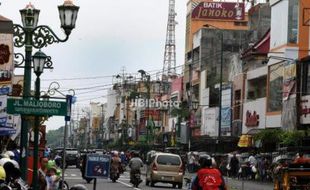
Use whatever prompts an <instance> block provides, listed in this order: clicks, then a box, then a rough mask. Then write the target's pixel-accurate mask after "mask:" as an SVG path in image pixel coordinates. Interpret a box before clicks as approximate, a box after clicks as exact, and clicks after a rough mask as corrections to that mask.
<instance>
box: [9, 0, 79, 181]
mask: <svg viewBox="0 0 310 190" xmlns="http://www.w3.org/2000/svg"><path fill="white" fill-rule="evenodd" d="M58 10H59V17H60V22H61V28H62V29H63V30H64V32H65V34H66V37H65V38H64V39H60V38H59V37H58V36H57V35H56V34H55V33H54V32H53V30H52V29H51V28H50V27H48V26H46V25H41V26H38V21H39V13H40V10H38V9H35V8H34V6H33V5H32V4H28V5H27V6H26V8H24V9H22V10H20V14H21V18H22V24H23V26H21V25H19V24H14V46H15V47H23V46H25V60H24V61H25V65H24V66H21V67H23V68H24V84H23V88H24V89H23V98H29V97H30V96H31V94H30V91H31V68H32V67H31V60H32V48H33V47H34V48H37V49H40V48H42V47H44V46H47V45H49V44H53V43H59V42H65V41H67V40H68V38H69V35H70V33H71V31H72V29H73V28H75V22H76V18H77V13H78V10H79V7H78V6H75V5H73V3H72V2H71V1H70V0H65V2H64V4H63V5H60V6H58ZM29 127H30V124H29V122H27V121H26V118H25V116H22V127H21V138H20V139H21V140H20V146H21V147H20V148H21V151H20V155H21V159H20V167H21V169H22V178H23V179H25V180H26V178H27V155H28V153H27V149H28V146H27V145H28V142H27V141H28V129H29Z"/></svg>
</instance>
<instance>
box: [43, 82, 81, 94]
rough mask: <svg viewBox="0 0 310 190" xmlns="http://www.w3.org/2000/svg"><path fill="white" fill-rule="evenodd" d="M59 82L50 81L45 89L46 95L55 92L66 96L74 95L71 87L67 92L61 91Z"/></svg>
mask: <svg viewBox="0 0 310 190" xmlns="http://www.w3.org/2000/svg"><path fill="white" fill-rule="evenodd" d="M59 89H60V84H59V83H58V82H56V81H54V82H52V83H51V84H50V85H49V87H48V90H47V93H46V94H47V95H51V96H53V95H55V94H56V93H58V94H61V95H62V96H66V95H71V96H75V91H74V90H73V89H69V90H68V94H64V93H63V92H61V91H60V90H59Z"/></svg>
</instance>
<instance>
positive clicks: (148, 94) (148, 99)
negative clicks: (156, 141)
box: [138, 69, 151, 144]
mask: <svg viewBox="0 0 310 190" xmlns="http://www.w3.org/2000/svg"><path fill="white" fill-rule="evenodd" d="M138 73H140V74H141V78H142V79H143V78H146V83H144V84H146V88H147V100H146V103H147V106H146V107H147V111H148V118H147V127H146V143H147V144H149V127H151V126H150V119H151V118H150V104H149V101H150V98H151V91H150V90H151V89H150V80H151V75H150V74H148V73H147V72H146V71H144V70H143V69H140V70H138Z"/></svg>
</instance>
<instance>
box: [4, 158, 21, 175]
mask: <svg viewBox="0 0 310 190" xmlns="http://www.w3.org/2000/svg"><path fill="white" fill-rule="evenodd" d="M3 168H4V170H5V174H6V178H7V179H12V178H13V179H17V178H19V177H20V176H21V171H20V169H19V168H18V167H17V166H16V164H14V163H13V162H10V161H8V162H6V163H5V164H4V165H3Z"/></svg>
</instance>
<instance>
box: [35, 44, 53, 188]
mask: <svg viewBox="0 0 310 190" xmlns="http://www.w3.org/2000/svg"><path fill="white" fill-rule="evenodd" d="M32 58H33V71H34V73H35V74H36V76H37V78H36V81H35V98H36V100H40V75H41V74H42V73H43V70H44V68H48V69H52V68H53V67H52V65H53V63H52V62H51V59H50V57H48V56H46V55H45V53H43V52H42V51H41V50H39V51H38V52H36V53H35V54H34V55H33V57H32ZM34 122H35V123H34V146H33V173H32V181H33V182H32V184H33V189H34V190H36V189H38V161H39V159H38V157H39V128H40V117H39V116H35V121H34Z"/></svg>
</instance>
